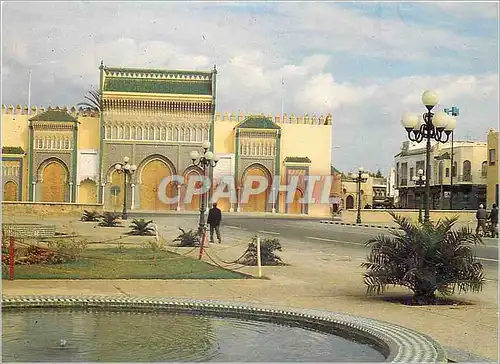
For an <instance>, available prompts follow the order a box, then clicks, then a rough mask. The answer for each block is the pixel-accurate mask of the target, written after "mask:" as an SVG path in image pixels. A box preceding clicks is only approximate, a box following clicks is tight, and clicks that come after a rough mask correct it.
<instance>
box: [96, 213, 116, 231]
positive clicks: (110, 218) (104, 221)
mask: <svg viewBox="0 0 500 364" xmlns="http://www.w3.org/2000/svg"><path fill="white" fill-rule="evenodd" d="M119 218H120V215H118V214H116V213H114V212H105V213H104V214H102V215H101V222H100V223H99V226H104V227H116V226H119V225H120V222H119V221H117V220H118V219H119Z"/></svg>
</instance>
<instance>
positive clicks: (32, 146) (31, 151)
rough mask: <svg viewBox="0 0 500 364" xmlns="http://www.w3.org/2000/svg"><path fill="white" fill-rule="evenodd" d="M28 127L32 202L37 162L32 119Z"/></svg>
mask: <svg viewBox="0 0 500 364" xmlns="http://www.w3.org/2000/svg"><path fill="white" fill-rule="evenodd" d="M28 128H29V145H30V153H29V159H28V181H29V185H28V200H29V201H31V202H34V196H33V177H34V176H33V169H34V164H35V161H34V159H35V158H34V155H33V153H34V150H33V149H34V146H35V145H34V140H35V138H34V135H33V133H34V130H33V123H32V122H31V121H29V125H28Z"/></svg>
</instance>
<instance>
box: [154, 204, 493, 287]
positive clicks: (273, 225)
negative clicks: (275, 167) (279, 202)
mask: <svg viewBox="0 0 500 364" xmlns="http://www.w3.org/2000/svg"><path fill="white" fill-rule="evenodd" d="M183 217H184V218H185V219H186V220H187V221H192V223H193V226H195V224H196V221H197V219H198V217H197V216H196V215H194V214H193V215H185V216H183ZM177 218H178V215H162V217H161V221H165V222H167V223H168V221H169V219H177ZM229 229H235V230H243V231H246V232H248V233H249V234H250V233H255V234H260V235H266V236H276V237H278V236H279V237H281V238H283V239H284V240H285V241H288V240H293V241H301V242H303V243H305V242H308V243H311V244H312V245H313V246H315V247H316V248H319V249H321V248H331V247H339V248H340V247H342V251H345V252H349V253H350V254H352V255H354V256H365V255H366V253H367V252H368V251H369V248H367V247H365V246H364V242H366V241H367V240H368V239H370V238H371V237H373V236H377V235H378V234H388V232H387V230H384V229H376V228H366V227H357V226H342V225H330V224H321V223H320V222H319V220H318V219H307V218H303V219H297V218H283V217H280V218H276V219H271V218H262V217H254V216H245V215H237V214H226V215H225V216H224V218H223V228H222V230H223V231H224V230H226V231H228V230H229ZM308 246H310V245H309V244H308ZM474 250H475V252H476V254H477V256H478V258H479V259H480V260H481V262H482V263H483V265H484V266H485V269H486V273H487V275H488V278H490V279H498V239H490V238H485V239H484V245H483V246H476V247H474Z"/></svg>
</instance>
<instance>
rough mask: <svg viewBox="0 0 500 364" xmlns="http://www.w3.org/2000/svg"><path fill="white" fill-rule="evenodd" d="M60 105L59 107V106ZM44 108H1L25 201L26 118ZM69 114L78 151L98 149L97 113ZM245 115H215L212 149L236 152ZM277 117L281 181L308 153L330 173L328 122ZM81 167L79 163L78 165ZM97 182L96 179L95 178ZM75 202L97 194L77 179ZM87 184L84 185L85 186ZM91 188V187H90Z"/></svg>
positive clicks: (315, 208) (316, 171) (317, 212)
mask: <svg viewBox="0 0 500 364" xmlns="http://www.w3.org/2000/svg"><path fill="white" fill-rule="evenodd" d="M61 109H62V108H61ZM44 111H46V109H44V108H38V109H37V108H33V111H32V112H31V115H27V108H24V109H21V108H20V107H18V108H16V109H15V108H12V107H11V108H5V107H3V108H2V146H3V147H21V148H22V149H23V150H24V153H25V154H24V155H7V154H5V155H3V156H2V157H3V158H9V157H16V158H17V157H22V158H23V171H22V198H21V201H28V187H29V186H28V183H29V182H28V181H29V176H28V172H29V163H28V162H29V153H30V146H29V127H28V125H29V123H28V119H29V118H31V117H33V116H35V115H36V114H39V113H41V112H44ZM68 112H69V114H71V115H72V116H74V117H76V118H77V119H78V121H79V124H78V144H77V149H78V151H79V152H80V151H82V150H95V151H98V152H99V148H100V128H99V117H98V116H95V115H94V116H89V115H83V114H80V113H79V112H78V111H76V110H75V109H74V108H72V109H69V110H68ZM245 117H246V116H243V115H242V114H240V115H238V116H236V115H235V114H227V117H224V116H223V117H220V114H219V115H218V116H217V117H216V120H215V124H214V152H215V153H231V154H234V153H235V131H234V127H235V126H236V125H237V124H238V122H240V121H242V120H243V119H244V118H245ZM271 119H273V121H275V122H276V121H277V124H278V125H279V126H280V127H281V144H280V161H281V165H280V174H281V181H280V182H281V184H282V185H285V184H286V175H285V170H286V167H285V165H284V163H283V161H284V159H285V158H286V157H308V158H309V159H310V160H311V163H310V164H309V165H308V166H309V175H319V176H329V175H330V153H331V128H332V126H331V123H330V125H322V124H324V119H320V118H316V119H315V120H314V121H312V118H311V119H310V120H311V121H310V122H315V124H314V125H312V124H304V122H305V121H304V118H302V117H299V118H292V117H289V118H286V119H285V122H284V123H283V122H279V120H278V119H279V118H278V117H276V118H272V117H271ZM78 168H81V166H78ZM95 182H97V181H95ZM77 186H78V189H77V197H78V198H77V200H76V202H77V203H95V202H96V201H97V196H96V198H95V199H94V198H91V197H92V196H91V197H89V196H87V195H88V192H89V191H84V190H83V184H82V186H80V185H79V183H77ZM85 188H87V186H85ZM92 191H93V190H92ZM281 197H282V198H281V201H280V205H279V211H280V212H284V211H285V206H284V198H285V196H284V195H283V196H281ZM329 213H330V206H329V204H323V205H321V204H319V203H317V204H311V205H309V210H308V214H309V215H312V216H328V215H329Z"/></svg>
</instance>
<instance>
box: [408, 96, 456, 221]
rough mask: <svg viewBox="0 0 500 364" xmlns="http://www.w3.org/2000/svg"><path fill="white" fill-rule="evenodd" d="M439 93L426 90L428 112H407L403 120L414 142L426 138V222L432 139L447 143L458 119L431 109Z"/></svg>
mask: <svg viewBox="0 0 500 364" xmlns="http://www.w3.org/2000/svg"><path fill="white" fill-rule="evenodd" d="M438 101H439V100H438V95H437V93H435V92H434V91H425V92H424V93H423V94H422V103H423V104H424V106H425V107H426V108H427V112H425V113H424V114H423V115H422V118H420V117H419V116H417V115H414V114H410V113H405V114H404V115H403V118H402V120H401V123H402V124H403V127H404V128H405V129H406V132H407V133H408V139H410V140H411V141H412V142H417V143H420V142H421V141H422V140H424V139H426V140H427V144H426V158H425V169H426V170H425V194H424V206H425V214H424V222H428V221H429V210H430V208H429V202H430V195H431V185H430V183H429V182H430V176H431V160H430V158H431V139H434V140H435V141H437V142H441V143H446V142H447V141H448V139H449V137H450V134H451V133H452V132H453V130H454V129H455V126H456V120H455V118H453V117H452V116H449V115H448V114H447V113H445V112H443V111H438V112H437V113H436V114H434V113H432V112H431V110H432V109H433V108H434V106H436V105H437V103H438Z"/></svg>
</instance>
